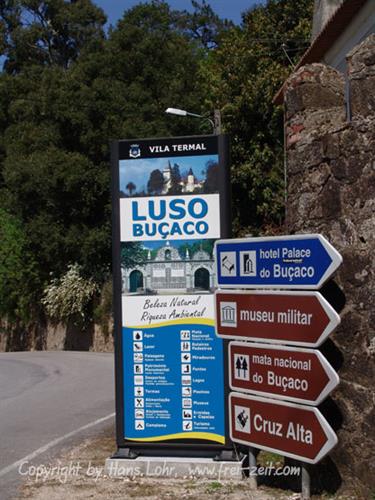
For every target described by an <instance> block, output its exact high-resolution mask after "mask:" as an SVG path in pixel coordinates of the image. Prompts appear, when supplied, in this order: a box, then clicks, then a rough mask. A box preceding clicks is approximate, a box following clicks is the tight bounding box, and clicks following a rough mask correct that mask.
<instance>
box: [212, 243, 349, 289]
mask: <svg viewBox="0 0 375 500" xmlns="http://www.w3.org/2000/svg"><path fill="white" fill-rule="evenodd" d="M215 259H216V268H217V282H218V286H219V287H221V288H238V287H240V288H298V289H304V288H306V289H318V288H320V287H321V286H322V284H323V283H324V282H325V281H326V280H327V279H328V278H329V277H330V276H331V275H332V274H333V273H334V271H335V270H336V269H337V268H338V267H339V265H340V264H341V262H342V257H341V255H340V254H339V253H338V252H337V251H336V250H335V249H334V248H333V246H332V245H331V244H330V243H329V242H328V241H327V240H326V239H325V238H324V237H323V236H322V235H320V234H302V235H292V236H276V237H267V238H246V239H233V240H219V241H217V242H216V244H215Z"/></svg>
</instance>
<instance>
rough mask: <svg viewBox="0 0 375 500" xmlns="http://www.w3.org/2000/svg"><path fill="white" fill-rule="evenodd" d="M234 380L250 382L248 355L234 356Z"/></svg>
mask: <svg viewBox="0 0 375 500" xmlns="http://www.w3.org/2000/svg"><path fill="white" fill-rule="evenodd" d="M234 378H236V379H237V380H250V358H249V356H248V355H246V354H235V356H234Z"/></svg>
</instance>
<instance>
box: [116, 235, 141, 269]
mask: <svg viewBox="0 0 375 500" xmlns="http://www.w3.org/2000/svg"><path fill="white" fill-rule="evenodd" d="M146 259H147V250H145V249H144V248H143V246H142V243H139V242H138V241H128V242H126V243H122V244H121V267H123V268H124V269H131V268H133V267H135V266H137V265H142V264H143V263H144V262H145V260H146Z"/></svg>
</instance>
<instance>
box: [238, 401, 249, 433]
mask: <svg viewBox="0 0 375 500" xmlns="http://www.w3.org/2000/svg"><path fill="white" fill-rule="evenodd" d="M234 427H235V429H236V430H237V431H240V432H246V433H247V434H250V409H249V408H246V406H238V405H235V406H234Z"/></svg>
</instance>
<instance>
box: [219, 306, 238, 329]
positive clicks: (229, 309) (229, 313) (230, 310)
mask: <svg viewBox="0 0 375 500" xmlns="http://www.w3.org/2000/svg"><path fill="white" fill-rule="evenodd" d="M220 323H221V326H230V327H232V328H236V327H237V303H236V302H220Z"/></svg>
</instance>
